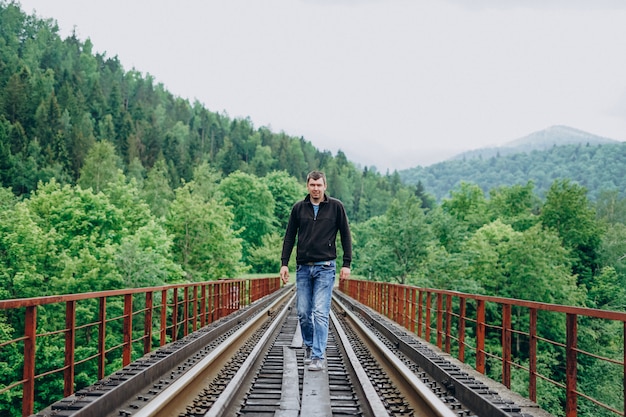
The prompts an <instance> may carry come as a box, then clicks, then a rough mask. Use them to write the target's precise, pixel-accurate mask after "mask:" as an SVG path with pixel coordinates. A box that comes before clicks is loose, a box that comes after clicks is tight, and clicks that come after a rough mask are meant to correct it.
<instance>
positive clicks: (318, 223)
mask: <svg viewBox="0 0 626 417" xmlns="http://www.w3.org/2000/svg"><path fill="white" fill-rule="evenodd" d="M337 232H339V233H340V235H341V247H342V249H343V263H342V266H345V267H348V268H349V267H350V263H351V262H352V238H351V236H350V227H349V225H348V216H346V210H345V208H344V206H343V204H342V203H341V201H339V200H337V199H336V198H332V197H328V196H327V195H326V194H324V199H323V200H322V201H321V202H320V209H319V212H318V213H317V218H315V217H314V212H313V205H312V204H311V198H310V195H307V196H306V197H305V199H304V200H302V201H298V202H297V203H296V204H294V206H293V207H292V209H291V215H290V216H289V223H288V224H287V231H286V232H285V239H284V241H283V252H282V255H281V258H280V261H281V264H282V265H283V266H285V265H287V264H288V263H289V257H290V256H291V251H292V250H293V246H294V244H295V241H296V234H297V235H298V248H297V250H296V262H297V263H298V264H305V263H308V262H318V261H330V260H333V259H335V258H337V247H336V245H335V241H336V238H337Z"/></svg>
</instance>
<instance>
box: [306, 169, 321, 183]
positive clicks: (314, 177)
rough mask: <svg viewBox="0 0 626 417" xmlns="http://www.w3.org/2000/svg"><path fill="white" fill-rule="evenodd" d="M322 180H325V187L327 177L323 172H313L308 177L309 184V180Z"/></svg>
mask: <svg viewBox="0 0 626 417" xmlns="http://www.w3.org/2000/svg"><path fill="white" fill-rule="evenodd" d="M320 178H321V179H323V180H324V185H326V175H324V173H323V172H322V171H311V172H309V174H308V175H307V176H306V183H307V184H308V183H309V180H319V179H320Z"/></svg>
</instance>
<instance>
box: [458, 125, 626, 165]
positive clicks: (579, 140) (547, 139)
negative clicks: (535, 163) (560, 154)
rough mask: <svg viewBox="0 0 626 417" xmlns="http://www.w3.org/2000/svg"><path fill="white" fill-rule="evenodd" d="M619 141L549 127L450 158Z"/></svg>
mask: <svg viewBox="0 0 626 417" xmlns="http://www.w3.org/2000/svg"><path fill="white" fill-rule="evenodd" d="M619 142H620V141H618V140H615V139H610V138H606V137H603V136H598V135H594V134H593V133H589V132H585V131H582V130H579V129H575V128H573V127H569V126H561V125H556V126H550V127H548V128H546V129H543V130H539V131H537V132H533V133H531V134H529V135H526V136H523V137H521V138H518V139H515V140H512V141H510V142H507V143H505V144H504V145H503V146H495V147H485V148H479V149H473V150H470V151H466V152H462V153H460V154H457V155H455V156H453V157H452V158H450V160H456V159H470V158H491V157H492V156H497V155H500V156H504V155H511V154H516V153H524V152H526V153H527V152H531V151H541V150H547V149H550V148H552V147H554V146H562V145H578V144H582V145H585V144H589V145H599V144H610V143H612V144H616V143H619Z"/></svg>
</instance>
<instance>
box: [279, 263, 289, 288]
mask: <svg viewBox="0 0 626 417" xmlns="http://www.w3.org/2000/svg"><path fill="white" fill-rule="evenodd" d="M280 279H282V280H283V284H286V283H287V281H289V267H288V266H281V267H280Z"/></svg>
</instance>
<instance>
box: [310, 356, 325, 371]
mask: <svg viewBox="0 0 626 417" xmlns="http://www.w3.org/2000/svg"><path fill="white" fill-rule="evenodd" d="M322 370H324V359H318V358H315V359H313V360H312V361H311V364H310V365H309V371H322Z"/></svg>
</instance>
